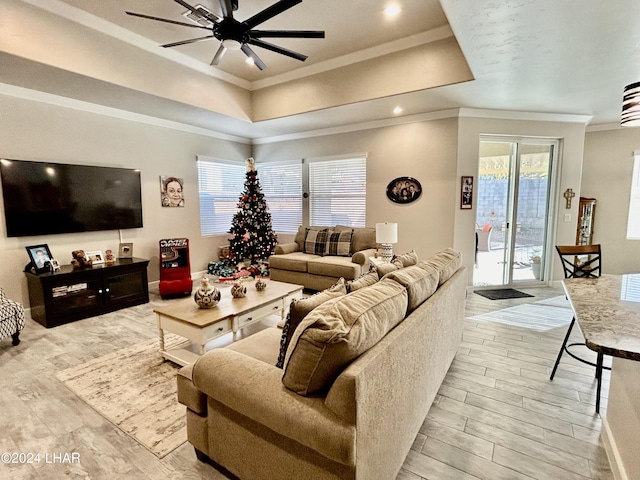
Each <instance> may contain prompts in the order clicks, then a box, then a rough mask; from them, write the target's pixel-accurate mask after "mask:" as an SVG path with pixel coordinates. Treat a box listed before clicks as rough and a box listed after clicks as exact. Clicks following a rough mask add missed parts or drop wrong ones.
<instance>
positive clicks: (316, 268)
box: [307, 257, 362, 280]
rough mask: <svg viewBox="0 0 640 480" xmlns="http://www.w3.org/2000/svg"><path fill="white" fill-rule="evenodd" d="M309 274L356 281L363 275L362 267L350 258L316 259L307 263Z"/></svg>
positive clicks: (311, 259)
mask: <svg viewBox="0 0 640 480" xmlns="http://www.w3.org/2000/svg"><path fill="white" fill-rule="evenodd" d="M307 272H309V273H312V274H314V275H324V276H326V277H336V278H337V277H344V278H345V279H346V280H355V279H356V278H358V277H359V276H360V274H362V265H360V264H358V263H354V262H353V261H351V258H350V257H322V258H319V257H314V258H310V259H309V261H308V262H307Z"/></svg>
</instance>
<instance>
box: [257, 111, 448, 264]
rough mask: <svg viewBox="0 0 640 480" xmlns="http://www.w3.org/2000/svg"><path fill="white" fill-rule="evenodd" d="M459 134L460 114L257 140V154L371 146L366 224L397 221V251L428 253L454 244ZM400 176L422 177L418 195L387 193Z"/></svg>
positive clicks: (301, 154)
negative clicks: (400, 200)
mask: <svg viewBox="0 0 640 480" xmlns="http://www.w3.org/2000/svg"><path fill="white" fill-rule="evenodd" d="M457 135H458V132H457V120H456V119H455V118H450V119H444V120H435V121H429V122H416V123H410V124H405V125H397V126H389V127H384V128H376V129H372V130H365V131H360V132H352V133H344V134H337V135H328V136H324V137H316V138H308V139H303V140H293V141H286V142H278V143H271V144H264V145H256V146H254V156H255V158H256V161H258V162H260V161H275V160H292V159H297V158H311V157H321V156H331V155H342V154H349V153H361V152H367V153H368V159H367V222H366V223H367V225H368V226H374V225H375V224H376V222H385V221H388V222H397V223H398V244H397V245H395V247H394V251H395V252H406V251H408V250H410V249H413V248H415V249H416V251H417V252H418V255H420V256H421V257H424V256H428V255H430V254H432V253H435V252H436V251H438V250H441V249H444V248H446V247H449V246H451V245H452V244H453V224H452V221H451V219H452V218H453V212H454V209H455V206H456V200H457V193H456V192H457V190H456V188H457V187H456V185H457V184H456V138H457ZM401 176H409V177H414V178H416V179H417V180H418V181H419V182H420V183H421V185H422V195H421V196H420V198H419V199H418V200H417V201H415V202H413V203H410V204H405V205H400V204H396V203H393V202H391V201H390V200H388V199H387V197H386V188H387V184H388V183H389V182H390V181H391V180H393V179H394V178H396V177H401ZM280 240H281V241H283V240H286V237H284V236H281V238H280Z"/></svg>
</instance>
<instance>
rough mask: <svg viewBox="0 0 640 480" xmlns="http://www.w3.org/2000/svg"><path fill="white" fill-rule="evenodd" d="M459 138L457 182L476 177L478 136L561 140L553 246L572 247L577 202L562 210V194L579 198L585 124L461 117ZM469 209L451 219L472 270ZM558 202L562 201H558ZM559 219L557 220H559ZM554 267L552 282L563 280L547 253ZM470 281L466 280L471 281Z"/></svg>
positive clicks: (457, 245) (551, 254) (472, 216)
mask: <svg viewBox="0 0 640 480" xmlns="http://www.w3.org/2000/svg"><path fill="white" fill-rule="evenodd" d="M459 130H460V135H459V136H458V165H457V175H456V183H457V182H458V181H459V180H458V179H459V178H460V176H462V175H473V176H474V177H475V178H476V179H477V177H478V155H479V150H478V148H479V138H480V135H481V134H492V135H513V136H527V137H543V138H551V139H560V140H562V145H561V148H560V171H559V173H560V177H559V179H558V181H559V187H558V195H557V198H556V199H555V201H556V208H555V210H554V215H553V220H554V231H555V233H554V234H553V235H554V244H560V245H561V244H568V245H573V244H575V234H576V225H577V223H576V214H577V211H578V204H577V202H573V204H572V208H571V209H570V210H565V207H564V199H563V198H562V192H564V191H565V190H566V189H567V188H572V189H573V191H574V192H576V197H577V196H579V195H580V175H581V169H582V157H583V147H584V132H585V125H584V124H582V123H567V122H551V121H544V122H543V121H524V120H505V119H495V118H465V117H461V118H460V126H459ZM475 200H476V199H474V205H473V209H472V210H460V209H459V208H456V210H455V216H454V225H455V227H454V228H455V234H454V237H455V240H454V244H453V245H454V247H455V248H456V249H458V250H460V251H461V252H463V255H464V258H465V266H466V267H467V268H468V269H469V271H470V272H471V271H473V261H474V250H475V216H476V210H475V207H476V204H475ZM560 200H562V201H561V202H560ZM565 213H570V214H571V221H570V222H564V221H563V219H564V214H565ZM558 219H560V220H558ZM549 257H550V260H551V262H552V265H553V275H552V279H554V280H559V279H561V278H562V270H561V268H560V265H559V262H558V261H556V254H555V251H554V252H549V253H548V258H549ZM471 280H472V279H471V278H469V281H470V282H471Z"/></svg>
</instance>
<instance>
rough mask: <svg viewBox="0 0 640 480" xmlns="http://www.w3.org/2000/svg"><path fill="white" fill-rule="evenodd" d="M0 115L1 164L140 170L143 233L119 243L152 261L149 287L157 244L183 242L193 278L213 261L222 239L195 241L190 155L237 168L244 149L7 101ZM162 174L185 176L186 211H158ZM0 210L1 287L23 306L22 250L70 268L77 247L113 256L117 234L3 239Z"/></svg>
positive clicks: (1, 99)
mask: <svg viewBox="0 0 640 480" xmlns="http://www.w3.org/2000/svg"><path fill="white" fill-rule="evenodd" d="M0 111H1V112H2V115H0V146H1V147H0V156H2V157H4V158H15V159H24V160H39V161H52V162H61V163H78V164H85V165H102V166H118V167H127V168H138V169H140V170H141V177H142V203H143V221H144V227H143V228H140V229H128V230H122V237H123V238H122V239H123V241H125V242H133V244H134V246H133V253H134V256H136V257H142V258H148V259H151V263H150V266H149V279H150V281H153V280H157V279H158V241H159V240H160V239H161V238H167V237H187V238H189V240H190V244H191V249H190V251H191V270H192V272H199V271H203V270H206V268H207V264H208V262H209V261H210V260H212V259H214V258H215V257H216V256H217V246H218V245H219V244H221V243H223V242H224V240H225V238H226V237H225V236H217V237H207V238H202V237H201V236H200V212H199V202H198V182H197V169H196V155H208V156H211V157H219V158H227V159H231V160H236V159H237V160H238V161H240V162H242V161H243V160H244V159H245V158H246V157H247V156H249V155H250V154H251V152H250V148H251V147H250V145H244V144H239V143H234V142H229V141H225V140H219V139H216V138H211V137H206V136H201V135H195V134H191V133H185V132H181V131H177V130H172V129H167V128H161V127H157V126H150V125H145V124H141V123H136V122H132V121H126V120H120V119H116V118H112V117H107V116H102V115H96V114H92V113H87V112H81V111H78V110H73V109H68V108H63V107H58V106H53V105H47V104H44V103H37V102H32V101H29V100H22V99H17V98H13V97H8V96H0ZM160 175H173V176H177V177H183V178H184V182H185V185H184V191H185V207H184V208H163V207H161V205H160V179H159V177H160ZM0 208H1V210H0V215H1V217H0V265H1V266H2V267H1V268H0V287H2V288H4V290H5V293H6V294H7V296H8V297H9V298H12V299H14V300H17V301H20V302H22V303H24V304H25V306H26V305H28V292H27V286H26V280H25V278H24V274H23V273H22V270H23V267H24V266H25V264H27V263H28V261H29V259H28V257H27V253H26V251H25V249H24V247H25V246H27V245H34V244H39V243H46V244H48V245H49V248H50V249H51V253H52V254H53V256H54V257H55V258H57V259H58V260H59V261H60V263H62V264H68V263H69V262H70V260H71V251H72V250H75V249H84V250H102V251H104V250H106V249H112V250H114V251H116V252H117V250H118V243H119V242H120V239H119V236H118V231H106V232H92V233H80V234H63V235H45V236H37V237H15V238H7V236H6V230H5V224H4V207H3V206H1V207H0Z"/></svg>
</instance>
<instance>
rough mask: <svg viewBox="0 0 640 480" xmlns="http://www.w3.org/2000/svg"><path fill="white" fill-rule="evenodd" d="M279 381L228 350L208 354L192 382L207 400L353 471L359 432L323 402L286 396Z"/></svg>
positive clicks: (277, 374)
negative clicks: (219, 404) (225, 407)
mask: <svg viewBox="0 0 640 480" xmlns="http://www.w3.org/2000/svg"><path fill="white" fill-rule="evenodd" d="M281 377H282V370H281V369H279V368H277V367H275V366H274V365H270V364H268V363H265V362H263V361H261V360H257V359H255V358H252V357H249V356H247V355H244V354H242V353H239V352H236V351H233V350H229V349H225V348H219V349H216V350H211V351H209V352H207V353H206V354H205V355H203V356H202V357H200V358H199V359H198V361H197V362H196V364H195V365H194V367H193V381H194V383H195V385H196V386H197V387H198V389H199V390H201V391H202V392H204V393H205V394H206V395H207V396H209V397H211V398H212V399H214V400H216V401H218V402H220V403H222V404H224V405H226V406H227V407H229V408H231V409H233V410H235V411H236V412H238V413H240V414H242V415H244V416H246V417H249V418H250V419H252V420H254V421H256V422H258V423H260V424H262V425H264V426H266V427H268V428H270V429H271V430H273V431H274V432H277V433H279V434H280V435H283V436H285V437H287V438H290V439H293V440H295V441H297V442H298V443H300V444H302V445H306V446H308V447H309V448H312V449H313V450H316V451H318V452H320V453H322V454H323V455H324V456H326V457H328V458H331V459H332V460H335V461H336V462H339V463H342V464H344V465H355V426H354V425H348V424H347V423H346V422H344V421H342V420H340V419H339V418H338V417H337V416H336V415H335V414H334V413H332V412H331V410H329V409H328V408H327V407H326V406H325V404H324V398H317V397H316V398H313V397H303V396H300V395H298V394H296V393H293V392H292V391H290V390H287V389H286V388H285V387H284V385H283V384H282V381H281ZM209 415H212V411H211V409H209Z"/></svg>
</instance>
